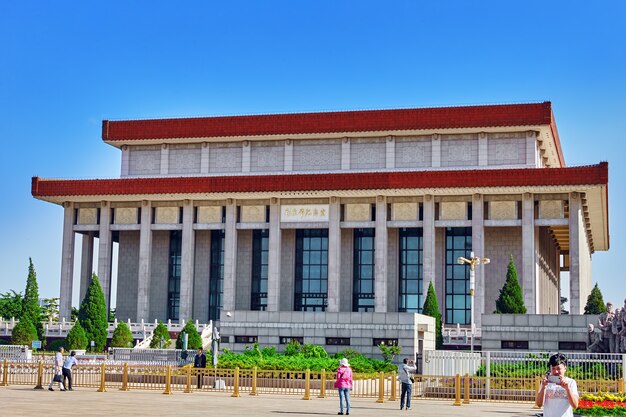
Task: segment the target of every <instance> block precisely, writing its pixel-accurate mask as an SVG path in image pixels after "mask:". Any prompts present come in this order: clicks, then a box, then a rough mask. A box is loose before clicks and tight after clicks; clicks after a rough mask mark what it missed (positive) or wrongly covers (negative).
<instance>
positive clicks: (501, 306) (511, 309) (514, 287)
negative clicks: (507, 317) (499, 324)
mask: <svg viewBox="0 0 626 417" xmlns="http://www.w3.org/2000/svg"><path fill="white" fill-rule="evenodd" d="M495 313H496V314H526V306H525V305H524V296H523V295H522V287H520V285H519V281H518V280H517V270H516V269H515V262H514V261H513V255H510V256H509V265H508V266H507V270H506V282H505V283H504V286H503V287H502V289H501V290H500V296H499V297H498V299H497V300H496V311H495Z"/></svg>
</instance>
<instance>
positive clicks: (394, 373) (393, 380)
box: [389, 371, 398, 401]
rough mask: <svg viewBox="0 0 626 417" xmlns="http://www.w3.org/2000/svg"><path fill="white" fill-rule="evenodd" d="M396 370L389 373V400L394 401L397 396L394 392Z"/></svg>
mask: <svg viewBox="0 0 626 417" xmlns="http://www.w3.org/2000/svg"><path fill="white" fill-rule="evenodd" d="M396 385H397V384H396V371H393V372H392V373H391V395H390V396H389V401H396V400H397V399H398V398H397V397H396V396H397V393H396Z"/></svg>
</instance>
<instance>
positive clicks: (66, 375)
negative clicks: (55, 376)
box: [63, 368, 72, 390]
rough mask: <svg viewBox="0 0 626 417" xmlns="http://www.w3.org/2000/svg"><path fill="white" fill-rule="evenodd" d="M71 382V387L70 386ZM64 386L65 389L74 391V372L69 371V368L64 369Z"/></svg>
mask: <svg viewBox="0 0 626 417" xmlns="http://www.w3.org/2000/svg"><path fill="white" fill-rule="evenodd" d="M66 379H67V382H65V380H66ZM68 382H69V385H68ZM63 385H64V386H65V389H69V390H71V389H72V370H71V369H67V368H63Z"/></svg>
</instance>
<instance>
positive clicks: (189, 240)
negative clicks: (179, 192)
mask: <svg viewBox="0 0 626 417" xmlns="http://www.w3.org/2000/svg"><path fill="white" fill-rule="evenodd" d="M194 248H195V232H194V230H193V204H192V202H191V201H190V200H185V201H184V203H183V233H182V242H181V257H180V312H179V315H178V318H179V321H180V320H185V321H189V320H193V319H194V318H198V317H192V307H193V266H194Z"/></svg>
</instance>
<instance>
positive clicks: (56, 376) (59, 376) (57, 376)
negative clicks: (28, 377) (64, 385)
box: [52, 374, 63, 382]
mask: <svg viewBox="0 0 626 417" xmlns="http://www.w3.org/2000/svg"><path fill="white" fill-rule="evenodd" d="M52 382H63V376H61V374H56V375H54V378H52Z"/></svg>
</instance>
